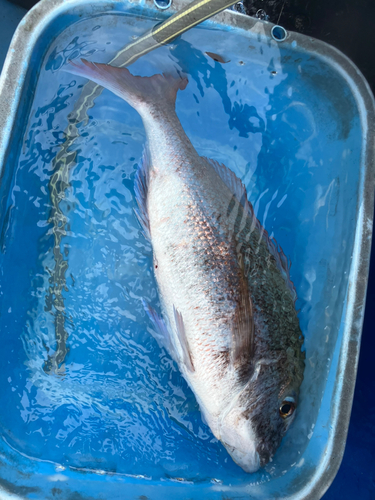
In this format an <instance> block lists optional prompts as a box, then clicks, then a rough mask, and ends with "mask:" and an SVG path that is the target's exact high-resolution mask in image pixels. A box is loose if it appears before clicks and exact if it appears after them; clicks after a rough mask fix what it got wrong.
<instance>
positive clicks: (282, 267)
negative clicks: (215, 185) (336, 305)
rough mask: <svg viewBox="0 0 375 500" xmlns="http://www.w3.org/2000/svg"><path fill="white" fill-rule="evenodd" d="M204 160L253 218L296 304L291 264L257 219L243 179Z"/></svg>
mask: <svg viewBox="0 0 375 500" xmlns="http://www.w3.org/2000/svg"><path fill="white" fill-rule="evenodd" d="M202 158H203V159H204V160H206V161H207V162H208V163H209V164H210V165H211V166H212V167H213V168H214V169H215V170H216V172H217V173H218V174H219V176H220V177H221V179H222V181H223V182H224V184H225V185H226V186H228V188H229V189H230V191H231V192H232V194H233V195H234V196H235V197H236V198H237V200H238V201H239V203H241V205H242V206H243V209H244V211H245V213H247V214H248V216H249V217H250V218H251V220H252V225H253V227H254V228H256V229H258V231H259V233H260V234H261V238H262V239H263V241H264V242H265V243H266V245H267V248H268V251H269V252H270V254H271V255H272V256H273V257H274V258H275V261H276V265H277V268H278V269H279V271H280V273H281V275H282V276H283V278H284V281H285V283H286V285H287V287H288V289H289V290H290V293H291V295H292V298H293V300H294V302H295V301H296V299H297V293H296V289H295V287H294V284H293V282H292V281H291V279H290V272H289V270H290V263H289V262H288V259H287V257H286V256H285V254H284V252H283V250H282V248H281V247H280V245H279V244H278V243H277V241H276V240H275V239H274V238H270V237H269V235H268V232H267V231H266V230H265V229H264V227H263V226H262V224H261V223H260V222H259V220H258V219H257V218H256V216H255V213H254V209H253V206H252V204H251V203H250V202H249V201H248V198H247V192H246V187H245V186H244V184H243V183H242V181H241V179H239V178H238V177H237V176H236V174H235V173H234V172H233V171H232V170H230V169H229V168H228V167H226V166H225V165H223V164H222V163H219V162H217V161H216V160H212V159H211V158H206V157H204V156H203V157H202Z"/></svg>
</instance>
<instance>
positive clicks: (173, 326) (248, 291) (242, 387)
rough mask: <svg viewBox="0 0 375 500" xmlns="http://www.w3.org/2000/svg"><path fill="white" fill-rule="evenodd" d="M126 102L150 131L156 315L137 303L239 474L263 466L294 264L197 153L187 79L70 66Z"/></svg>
mask: <svg viewBox="0 0 375 500" xmlns="http://www.w3.org/2000/svg"><path fill="white" fill-rule="evenodd" d="M69 71H70V72H72V73H74V74H75V75H78V76H83V77H86V78H89V79H90V80H92V81H94V82H95V83H97V84H99V85H102V86H103V87H105V88H107V89H109V90H110V91H112V92H113V93H115V94H116V95H117V96H119V97H121V98H123V99H124V100H125V101H126V102H127V103H128V104H129V105H130V106H132V107H133V108H134V109H135V110H136V111H137V112H138V113H139V115H140V116H141V118H142V121H143V124H144V127H145V131H146V137H147V146H146V148H145V153H144V156H143V159H142V162H141V165H140V167H139V169H138V172H137V174H136V178H135V194H136V201H137V208H136V209H135V211H136V214H137V217H138V219H139V222H140V225H141V227H142V229H143V232H144V234H145V236H146V237H147V238H148V239H149V240H150V242H151V245H152V249H153V269H154V274H155V278H156V282H157V285H158V291H159V299H160V304H161V311H162V314H161V315H159V314H158V313H157V312H156V311H155V310H154V309H153V308H152V307H151V306H150V304H148V303H146V302H145V301H144V307H145V309H146V312H147V313H148V316H149V318H150V319H151V320H152V322H153V326H154V328H153V330H154V331H155V334H154V335H155V338H156V339H157V341H158V342H159V344H160V345H161V346H163V347H165V349H166V350H167V351H168V352H169V354H170V356H171V357H172V358H173V359H174V360H175V361H176V363H177V364H178V367H179V369H180V371H181V374H182V375H183V377H184V378H185V380H186V381H187V383H188V384H189V386H190V387H191V389H192V391H193V392H194V394H195V397H196V399H197V402H198V404H199V407H200V410H201V413H202V417H203V419H204V421H205V422H206V423H207V424H208V426H209V427H210V429H211V431H212V433H213V434H214V436H215V437H216V438H217V439H218V440H220V441H221V442H222V444H223V445H224V447H225V448H226V450H227V451H228V453H229V455H230V456H231V457H232V459H233V460H234V462H236V463H237V464H238V465H239V466H240V467H242V469H243V470H244V471H245V472H248V473H253V472H255V471H257V470H258V469H259V468H261V467H264V466H265V465H266V464H267V463H268V462H269V461H270V460H272V457H273V456H274V454H275V452H276V450H277V449H278V447H279V445H280V443H281V440H282V438H283V436H284V435H285V433H286V432H287V430H288V428H289V427H290V425H291V423H292V422H293V420H294V418H295V415H296V409H297V405H298V398H299V390H300V386H301V383H302V380H303V372H304V367H305V361H304V360H305V353H304V351H303V350H302V346H303V341H304V337H303V334H302V332H301V328H300V325H299V320H298V316H297V311H296V308H295V302H296V298H297V295H296V290H295V287H294V285H293V283H292V281H291V279H290V265H289V262H288V259H287V258H286V256H285V254H284V252H283V251H282V249H281V248H280V247H279V245H278V244H277V242H276V241H275V240H274V239H273V238H271V237H270V236H269V235H268V233H267V231H266V230H265V228H264V227H263V226H262V225H261V223H260V222H259V220H258V219H257V218H256V216H255V214H254V210H253V207H252V205H251V203H250V202H249V201H248V195H247V191H246V188H245V186H244V185H243V184H242V182H241V180H240V179H239V178H238V177H237V176H236V175H235V173H234V172H233V171H231V170H230V169H228V168H227V167H226V166H225V165H223V164H221V163H219V162H217V161H216V160H214V159H209V158H206V157H202V156H200V155H199V154H198V153H197V151H196V150H195V148H194V146H193V144H192V142H191V141H190V139H189V138H188V136H187V135H186V133H185V131H184V129H183V127H182V125H181V122H180V120H179V119H178V116H177V114H176V109H175V103H176V98H177V93H178V91H180V90H181V91H182V90H184V89H185V88H186V86H187V84H188V80H187V78H186V77H184V76H181V75H172V74H170V73H163V74H154V75H153V76H151V77H140V76H134V75H132V74H131V73H130V72H129V70H128V69H127V68H117V67H113V66H110V65H106V64H99V63H92V62H89V61H87V60H84V59H81V60H80V61H70V69H69Z"/></svg>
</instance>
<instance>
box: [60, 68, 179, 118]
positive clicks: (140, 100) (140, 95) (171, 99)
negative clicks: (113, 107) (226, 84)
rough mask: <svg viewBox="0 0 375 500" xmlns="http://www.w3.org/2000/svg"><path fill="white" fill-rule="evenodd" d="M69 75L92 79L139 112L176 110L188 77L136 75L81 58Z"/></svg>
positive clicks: (123, 69) (122, 69)
mask: <svg viewBox="0 0 375 500" xmlns="http://www.w3.org/2000/svg"><path fill="white" fill-rule="evenodd" d="M69 63H70V66H69V70H68V71H69V72H70V73H73V74H74V75H77V76H83V77H85V78H88V79H90V80H92V81H93V82H95V83H98V84H99V85H102V86H103V87H105V88H106V89H108V90H110V91H112V92H113V93H114V94H116V95H118V96H119V97H121V98H122V99H124V100H125V101H126V102H127V103H129V104H130V106H132V107H133V108H135V109H136V110H137V111H138V112H139V111H140V110H141V109H142V107H143V106H147V107H148V108H149V107H150V106H151V107H152V105H158V106H160V104H161V105H164V106H165V105H166V104H170V105H172V106H173V107H174V104H175V101H176V95H177V92H178V90H184V88H185V87H186V85H187V83H188V80H187V78H181V77H180V76H178V77H175V76H173V75H171V74H168V73H166V74H162V75H160V74H156V75H153V76H150V77H149V76H133V75H132V74H131V73H130V71H129V70H128V69H127V68H116V67H114V66H110V65H109V64H101V63H93V62H89V61H86V60H85V59H81V60H80V61H79V62H78V63H77V62H74V61H69Z"/></svg>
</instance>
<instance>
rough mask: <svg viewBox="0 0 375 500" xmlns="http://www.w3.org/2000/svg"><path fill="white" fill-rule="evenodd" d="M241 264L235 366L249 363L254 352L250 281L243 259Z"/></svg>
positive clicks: (234, 327)
mask: <svg viewBox="0 0 375 500" xmlns="http://www.w3.org/2000/svg"><path fill="white" fill-rule="evenodd" d="M239 264H240V273H241V279H240V294H239V301H238V304H237V307H236V312H235V317H234V323H233V328H232V349H231V361H232V363H233V364H234V365H236V366H238V364H242V363H245V364H247V363H249V360H250V359H251V357H252V355H253V352H254V317H253V304H252V301H251V297H250V292H249V285H248V280H247V278H246V276H245V273H244V267H243V259H242V256H241V255H240V256H239Z"/></svg>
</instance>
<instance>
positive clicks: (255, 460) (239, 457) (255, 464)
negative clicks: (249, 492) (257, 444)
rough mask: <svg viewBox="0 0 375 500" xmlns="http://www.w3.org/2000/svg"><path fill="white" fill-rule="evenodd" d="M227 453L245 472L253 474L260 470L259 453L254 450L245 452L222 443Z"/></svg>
mask: <svg viewBox="0 0 375 500" xmlns="http://www.w3.org/2000/svg"><path fill="white" fill-rule="evenodd" d="M222 443H223V445H224V446H225V448H226V450H227V452H228V453H229V455H230V456H231V457H232V459H233V461H234V462H235V463H236V464H237V465H239V466H240V467H241V468H242V469H243V470H244V471H245V472H248V473H250V474H252V473H253V472H257V470H259V468H260V465H261V464H260V457H259V453H258V452H257V451H256V450H254V449H252V450H250V451H243V450H241V449H239V448H235V447H234V446H231V445H229V444H228V443H225V442H224V441H222Z"/></svg>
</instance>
